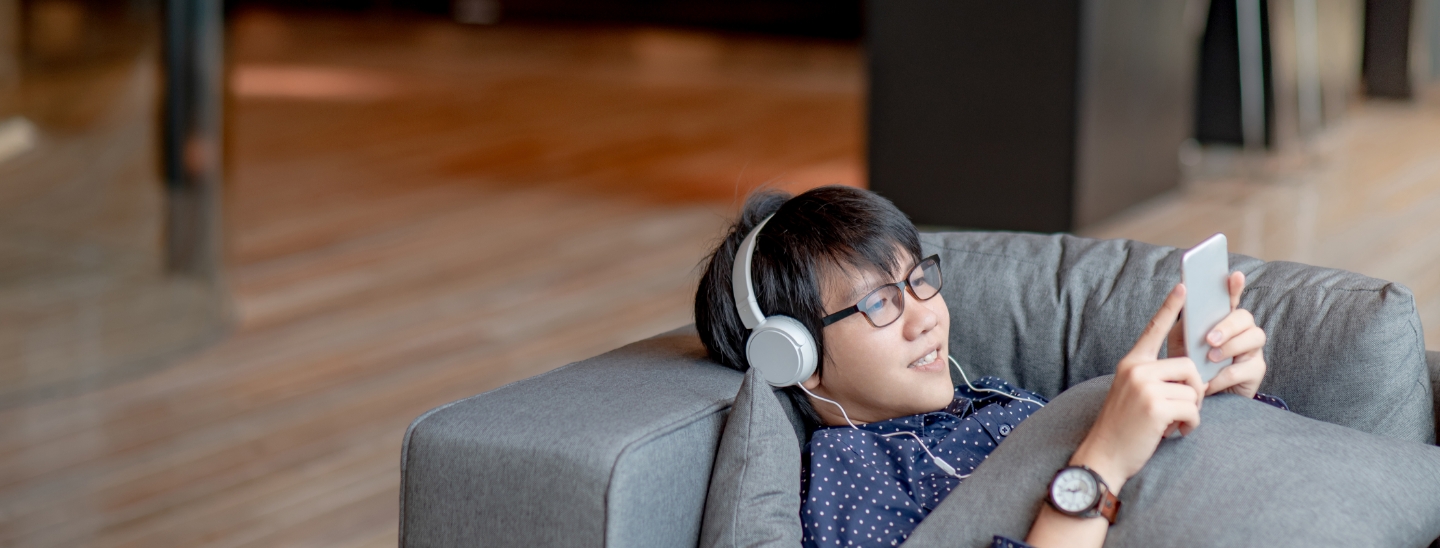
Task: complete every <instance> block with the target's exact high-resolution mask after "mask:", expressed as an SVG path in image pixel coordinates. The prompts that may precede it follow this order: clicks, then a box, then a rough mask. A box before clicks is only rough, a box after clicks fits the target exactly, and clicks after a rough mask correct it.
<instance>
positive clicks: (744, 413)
mask: <svg viewBox="0 0 1440 548" xmlns="http://www.w3.org/2000/svg"><path fill="white" fill-rule="evenodd" d="M782 397H783V396H782V395H780V394H777V393H776V392H775V391H774V390H772V389H771V388H770V385H769V384H766V382H765V380H764V379H763V378H761V377H760V374H759V372H758V371H757V370H754V369H751V370H750V371H749V372H747V373H746V374H745V382H744V383H742V384H741V385H740V392H739V393H738V394H736V395H735V403H734V405H732V406H731V408H730V417H729V418H728V419H726V422H725V432H724V433H723V434H722V435H721V437H720V452H719V453H717V454H716V455H715V467H714V470H713V471H712V472H711V473H710V492H709V493H708V494H707V495H706V498H705V521H704V523H703V524H702V525H701V528H700V546H702V547H704V548H711V547H717V546H718V547H736V548H738V547H758V546H784V547H793V546H798V545H799V544H800V533H801V525H800V514H799V512H798V511H797V510H798V509H799V508H800V444H799V440H797V439H796V438H795V431H794V430H793V429H792V428H791V424H790V418H789V417H788V416H787V415H786V412H785V410H784V408H783V407H782V406H781V403H780V398H782Z"/></svg>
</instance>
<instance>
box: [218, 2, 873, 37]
mask: <svg viewBox="0 0 1440 548" xmlns="http://www.w3.org/2000/svg"><path fill="white" fill-rule="evenodd" d="M227 4H228V6H229V7H232V8H234V7H244V6H266V7H270V8H284V9H306V10H344V11H393V12H411V13H423V14H433V15H449V13H450V9H451V8H450V6H451V2H450V0H229V2H228V3H227ZM499 4H500V12H501V20H502V21H581V22H597V23H630V24H633V23H641V24H656V25H678V26H692V27H703V28H714V29H722V30H735V31H747V32H762V33H771V34H784V35H794V36H814V37H824V38H840V39H856V38H859V37H860V35H861V30H862V28H861V0H589V1H587V0H499Z"/></svg>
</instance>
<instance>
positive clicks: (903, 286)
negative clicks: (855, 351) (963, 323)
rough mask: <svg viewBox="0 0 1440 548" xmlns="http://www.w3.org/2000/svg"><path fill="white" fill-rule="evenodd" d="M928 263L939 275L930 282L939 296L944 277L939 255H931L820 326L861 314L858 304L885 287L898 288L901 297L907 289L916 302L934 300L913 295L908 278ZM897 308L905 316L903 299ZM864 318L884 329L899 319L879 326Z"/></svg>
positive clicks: (869, 319)
mask: <svg viewBox="0 0 1440 548" xmlns="http://www.w3.org/2000/svg"><path fill="white" fill-rule="evenodd" d="M929 262H933V263H935V273H936V274H939V278H940V279H938V280H933V281H932V283H934V284H935V295H939V294H940V288H941V287H942V286H944V285H945V275H944V273H943V272H941V271H940V255H938V254H937V255H931V256H929V257H926V258H924V259H920V262H918V263H915V266H914V267H912V268H911V269H910V270H907V271H906V272H905V277H904V278H901V279H900V281H898V282H895V283H889V284H885V285H882V286H880V287H877V288H875V290H874V291H871V292H869V293H866V294H865V296H863V297H860V300H858V301H856V302H855V304H852V305H850V307H849V308H846V309H844V310H841V311H839V312H836V313H834V314H831V315H829V316H825V317H824V318H821V319H820V323H821V325H822V326H828V325H830V324H832V323H835V322H838V321H840V320H843V319H845V318H849V317H850V316H851V315H853V314H855V313H856V312H861V310H860V303H863V302H865V300H866V299H869V298H870V296H871V295H874V294H876V293H879V292H880V291H882V290H884V289H885V288H887V287H898V288H899V289H900V293H901V294H902V295H903V294H904V293H905V291H906V290H907V289H908V290H909V291H910V296H912V297H915V300H917V301H928V300H930V299H933V298H935V295H931V296H929V297H925V298H923V299H922V298H920V296H919V295H916V294H915V287H914V286H912V285H910V278H912V277H913V276H912V274H914V273H915V271H916V270H920V269H921V268H922V267H924V266H925V263H929ZM897 306H899V307H900V315H901V316H903V315H905V299H903V298H902V299H900V302H899V304H898V305H897ZM861 313H862V314H864V313H863V312H861ZM864 316H865V321H867V322H870V325H873V326H875V327H885V326H886V325H890V324H892V323H895V320H898V319H900V316H896V317H895V320H890V321H888V322H885V324H884V325H880V324H877V323H875V320H873V319H871V318H870V315H869V314H864Z"/></svg>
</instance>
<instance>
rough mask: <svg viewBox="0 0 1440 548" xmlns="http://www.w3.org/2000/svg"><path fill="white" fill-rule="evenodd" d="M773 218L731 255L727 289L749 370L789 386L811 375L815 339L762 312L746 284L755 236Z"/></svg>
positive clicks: (793, 322)
mask: <svg viewBox="0 0 1440 548" xmlns="http://www.w3.org/2000/svg"><path fill="white" fill-rule="evenodd" d="M774 217H775V215H773V214H772V215H770V216H769V217H766V218H765V220H763V221H760V224H758V225H755V229H754V230H751V231H750V234H749V235H747V236H745V240H744V241H742V242H740V249H739V250H738V251H736V252H735V266H734V267H733V268H732V269H731V271H730V286H731V289H732V290H733V293H734V295H735V309H736V311H737V312H739V313H740V323H743V324H745V328H746V329H749V330H750V338H749V339H746V341H745V358H746V359H747V360H749V361H750V367H754V368H756V369H759V370H760V376H762V377H764V378H765V382H768V383H770V385H771V386H792V385H797V384H800V383H801V382H804V381H805V379H808V378H810V375H812V374H814V373H815V364H816V363H817V362H818V356H817V355H816V353H815V337H814V336H813V335H811V334H810V330H809V329H806V328H805V325H804V324H801V323H800V322H799V321H797V320H796V319H795V318H791V317H789V316H766V315H765V314H764V313H762V312H761V311H760V302H759V301H757V300H755V289H754V287H753V286H752V285H751V281H750V258H751V257H752V256H753V255H755V236H756V235H758V234H760V229H761V228H764V227H765V223H768V222H770V219H771V218H774Z"/></svg>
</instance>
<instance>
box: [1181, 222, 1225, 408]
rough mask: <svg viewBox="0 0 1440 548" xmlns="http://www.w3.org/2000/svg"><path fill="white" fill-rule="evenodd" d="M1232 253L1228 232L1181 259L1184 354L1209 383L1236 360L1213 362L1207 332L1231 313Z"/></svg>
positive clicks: (1197, 246) (1187, 252)
mask: <svg viewBox="0 0 1440 548" xmlns="http://www.w3.org/2000/svg"><path fill="white" fill-rule="evenodd" d="M1229 278H1230V254H1229V252H1228V251H1227V250H1226V246H1225V235H1224V234H1216V235H1214V236H1211V237H1209V238H1206V239H1205V241H1203V242H1200V243H1199V244H1198V245H1196V246H1195V247H1192V248H1190V250H1189V251H1186V252H1185V255H1184V256H1182V257H1181V259H1180V281H1182V282H1184V283H1185V310H1184V312H1183V315H1184V318H1185V355H1187V356H1190V360H1191V361H1194V362H1195V368H1196V369H1198V370H1200V380H1202V381H1204V382H1210V379H1213V378H1215V375H1218V374H1220V370H1221V369H1224V368H1225V367H1226V366H1228V365H1230V362H1232V361H1233V360H1232V359H1231V358H1225V359H1224V360H1221V361H1218V362H1212V361H1210V359H1209V357H1208V356H1207V354H1208V353H1209V352H1210V343H1208V342H1205V335H1206V334H1208V333H1210V330H1212V329H1215V326H1216V325H1217V324H1219V323H1220V320H1223V319H1225V316H1227V315H1229V314H1230V287H1229V282H1228V281H1227V280H1228V279H1229Z"/></svg>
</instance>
